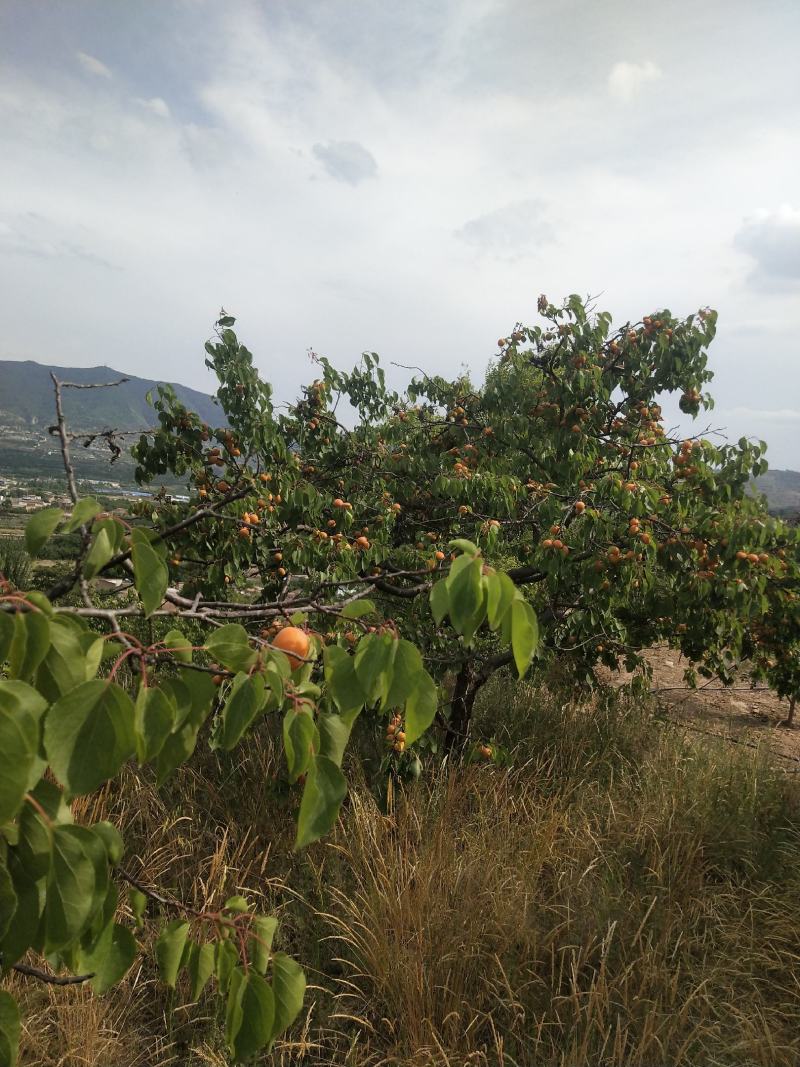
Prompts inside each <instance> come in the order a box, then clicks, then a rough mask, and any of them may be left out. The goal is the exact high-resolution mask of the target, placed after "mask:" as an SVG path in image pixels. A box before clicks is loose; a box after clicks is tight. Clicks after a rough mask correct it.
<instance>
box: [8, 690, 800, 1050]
mask: <svg viewBox="0 0 800 1067" xmlns="http://www.w3.org/2000/svg"><path fill="white" fill-rule="evenodd" d="M482 716H483V729H484V730H485V731H486V733H487V735H488V733H490V732H491V733H492V734H493V735H494V737H495V740H496V742H499V743H505V744H506V745H507V746H508V747H509V748H511V749H513V750H514V751H515V756H516V758H515V766H514V767H513V768H512V769H509V770H498V769H496V768H492V767H475V766H473V767H462V768H453V769H451V770H447V769H446V768H438V769H436V768H430V773H428V774H427V775H426V776H425V779H424V782H423V783H420V784H419V785H418V786H417V787H416V788H415V789H414V790H413V791H411V792H408V793H405V792H403V791H402V790H399V791H397V792H396V793H394V794H393V796H391V798H390V803H389V804H388V805H387V804H386V803H385V793H384V794H383V796H382V797H380V798H378V796H377V795H376V793H374V792H373V791H372V790H371V789H370V788H369V785H368V783H367V782H365V781H363V780H360V781H359V784H358V785H357V786H356V787H355V788H354V789H353V792H352V794H351V799H350V802H349V805H348V807H347V810H346V811H345V812H344V814H343V818H342V820H341V823H340V826H339V828H338V829H337V832H336V833H335V835H334V836H333V838H332V839H331V840H329V841H327V842H323V843H321V844H319V845H317V846H314V847H313V848H312V849H310V850H307V851H306V852H305V853H303V854H301V855H300V856H299V857H296V856H294V855H293V854H292V853H291V839H292V818H293V812H294V808H295V806H296V803H297V800H296V796H295V795H294V794H293V793H292V794H289V793H287V792H285V791H284V789H283V787H282V786H281V784H280V771H279V767H278V765H277V762H276V757H275V748H274V746H273V744H272V742H271V741H270V739H269V738H261V739H259V740H258V741H254V743H252V744H251V745H249V746H248V750H247V752H246V753H239V754H233V756H230V757H221V758H217V757H212V756H210V755H205V756H202V757H200V758H199V759H198V760H197V761H195V763H194V764H193V765H192V767H191V768H185V769H184V770H182V771H181V772H180V773H179V774H178V775H177V776H176V779H175V781H174V783H172V784H171V785H170V786H169V788H168V789H167V790H165V791H162V792H161V793H160V794H159V793H158V792H156V791H155V789H154V788H153V787H152V785H151V784H150V783H149V782H148V781H147V780H146V779H142V778H139V777H137V776H135V775H134V774H133V773H131V774H130V775H129V776H128V777H127V778H126V780H125V781H124V783H123V786H122V789H121V790H120V791H118V792H117V793H115V794H111V793H110V792H109V791H105V792H104V793H103V794H101V795H100V796H99V797H97V798H93V800H92V801H91V803H90V804H88V803H87V805H86V807H85V810H84V811H83V814H84V815H91V816H95V815H97V814H106V815H109V814H110V815H112V816H113V817H115V818H122V819H123V821H124V822H125V823H126V824H127V826H128V831H127V833H128V838H129V840H130V841H131V842H132V852H133V853H134V855H133V856H131V857H129V859H128V860H127V861H126V862H128V865H129V866H130V867H132V868H137V864H138V862H139V861H138V859H137V858H136V857H137V855H138V856H141V857H143V861H144V868H145V869H146V871H147V874H148V877H150V878H152V879H153V880H154V882H158V883H159V884H160V885H162V886H165V887H168V888H169V889H171V890H172V891H174V892H175V893H178V894H181V895H182V897H183V898H184V899H186V900H188V901H190V902H192V903H193V904H195V905H202V904H204V903H211V902H219V901H220V900H221V899H223V898H224V896H226V895H228V894H230V893H231V892H233V891H235V890H236V889H241V890H245V891H247V892H249V893H254V894H257V895H259V896H260V898H261V899H262V901H263V906H264V908H269V909H275V908H277V909H278V911H279V912H280V914H281V915H282V919H283V925H282V934H281V947H283V948H286V949H287V950H288V951H291V952H293V953H295V954H296V955H297V956H298V957H299V958H300V959H302V960H303V961H304V963H305V964H306V965H307V968H308V971H309V976H310V978H311V980H312V983H313V988H312V989H311V991H310V993H309V996H308V998H307V1013H306V1017H305V1020H304V1024H303V1025H302V1026H300V1027H298V1028H296V1031H295V1032H294V1033H293V1034H292V1035H291V1037H292V1040H291V1041H289V1042H286V1043H285V1044H283V1045H280V1046H279V1047H278V1048H277V1049H276V1050H275V1052H274V1054H273V1057H272V1061H265V1062H274V1063H275V1064H278V1063H280V1064H286V1065H288V1064H298V1063H307V1064H329V1063H337V1064H348V1065H350V1067H367V1065H370V1067H378V1065H382V1064H386V1065H388V1064H407V1065H419V1067H422V1065H434V1064H436V1065H450V1067H456V1065H458V1067H461V1065H462V1064H475V1065H486V1067H489V1065H492V1067H495V1065H498V1067H499V1065H505V1067H512V1065H519V1067H523V1065H533V1064H536V1065H537V1067H539V1065H548V1067H549V1065H550V1064H553V1065H556V1064H558V1065H559V1067H571V1065H576V1067H577V1065H586V1064H592V1065H601V1064H602V1065H608V1067H623V1065H624V1067H628V1065H639V1064H640V1065H643V1067H644V1065H651V1064H665V1063H669V1064H674V1065H676V1067H679V1065H686V1067H688V1065H692V1067H694V1065H698V1064H703V1065H705V1064H708V1065H717V1064H719V1065H727V1064H731V1065H733V1064H735V1065H737V1067H739V1065H742V1064H756V1065H763V1067H782V1065H786V1067H789V1065H792V1067H794V1065H795V1064H796V1063H797V1062H798V1061H800V955H798V953H799V952H800V948H799V947H798V946H800V919H798V916H797V911H796V902H797V899H798V890H800V862H798V861H800V841H798V834H797V832H796V829H795V828H796V827H797V825H798V814H800V783H798V781H797V780H796V779H791V778H789V777H787V776H786V775H785V774H784V773H783V771H782V770H781V769H779V768H776V767H774V766H773V765H771V764H770V763H769V761H768V760H767V759H766V758H765V757H762V756H760V755H759V754H753V753H752V752H751V751H749V750H739V749H736V748H735V747H734V746H725V745H724V744H722V743H717V742H703V743H701V744H699V743H697V742H696V741H692V742H687V741H686V740H685V739H683V738H681V737H680V736H679V735H678V734H677V733H676V732H675V731H673V730H665V729H664V728H662V727H655V726H654V725H653V724H652V722H651V721H649V719H648V715H647V714H646V713H645V710H643V709H642V708H641V707H640V706H638V707H637V706H634V705H632V704H626V703H625V700H624V698H619V697H617V698H614V699H613V700H611V701H609V702H607V703H603V702H601V703H598V705H597V706H595V707H593V708H591V709H588V710H587V709H586V708H582V709H578V708H575V707H574V706H572V705H571V704H570V703H569V702H567V701H564V700H562V699H559V698H558V696H557V694H556V693H553V692H544V691H535V692H534V691H531V690H529V689H528V688H526V687H524V686H520V687H516V688H515V689H513V690H510V689H509V688H503V687H498V688H497V689H496V690H494V691H491V690H490V691H488V692H487V694H486V697H485V700H484V706H483V710H482ZM276 776H277V777H276ZM351 776H355V778H356V780H359V770H358V767H357V766H354V767H353V768H352V772H351ZM14 984H15V986H16V991H20V990H21V989H22V991H23V999H24V1000H25V1001H26V1005H25V1006H26V1009H27V1010H28V1011H29V1016H28V1025H27V1034H26V1037H25V1045H24V1048H25V1053H24V1055H25V1058H24V1060H23V1062H24V1063H26V1064H31V1065H36V1067H39V1065H41V1067H51V1065H55V1064H59V1065H62V1064H63V1065H65V1067H72V1065H73V1064H74V1065H78V1064H81V1065H83V1064H98V1065H101V1064H102V1065H104V1067H134V1065H140V1064H148V1065H153V1067H155V1065H166V1064H177V1063H180V1064H184V1063H185V1064H196V1065H199V1064H204V1065H209V1067H222V1064H224V1063H226V1062H227V1061H226V1059H225V1056H224V1053H223V1051H222V1044H221V1040H220V1034H219V1025H218V1023H219V1019H218V1017H217V1016H216V1014H215V1008H214V1005H213V999H206V1000H205V1001H204V1002H203V1003H201V1004H200V1005H197V1006H195V1007H193V1008H192V1009H191V1010H188V1009H186V1008H185V1007H184V1002H183V1000H182V999H181V994H182V991H181V990H179V991H178V994H179V995H178V997H177V998H176V1002H175V1003H176V1005H178V1007H177V1008H176V1010H175V1011H174V1012H172V1013H170V1012H168V1010H167V1009H168V1005H167V1004H166V1003H165V1001H164V999H163V995H162V993H161V992H159V990H158V987H157V985H156V983H155V978H154V974H153V971H152V965H151V963H150V962H149V960H147V958H146V957H145V958H144V960H143V962H142V964H141V966H140V967H139V969H138V970H136V971H135V973H134V974H133V975H132V976H131V977H130V978H129V979H128V980H127V981H126V982H125V983H123V984H122V986H121V987H120V988H119V989H117V990H115V991H113V992H112V993H111V994H109V995H108V996H107V997H105V998H95V997H92V996H91V994H90V993H89V992H88V991H86V990H80V989H79V990H72V991H64V990H54V991H52V992H51V993H48V992H47V991H43V990H42V989H41V987H38V988H33V989H31V988H30V986H27V985H26V986H24V988H23V986H22V983H20V982H17V983H14Z"/></svg>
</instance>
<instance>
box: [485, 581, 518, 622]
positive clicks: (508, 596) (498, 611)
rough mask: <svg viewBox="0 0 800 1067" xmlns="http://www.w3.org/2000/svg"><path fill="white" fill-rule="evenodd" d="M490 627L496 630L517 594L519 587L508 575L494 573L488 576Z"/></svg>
mask: <svg viewBox="0 0 800 1067" xmlns="http://www.w3.org/2000/svg"><path fill="white" fill-rule="evenodd" d="M487 592H488V603H487V607H488V616H489V626H490V627H491V628H492V630H496V629H497V627H498V626H499V625H500V623H501V622H502V620H503V616H504V615H505V613H506V612H507V611H508V609H509V608H510V607H511V603H512V601H513V600H514V597H515V596H516V593H517V587H516V586H515V585H514V583H513V582H512V581H511V579H510V578H509V576H508V575H507V574H503V573H502V572H500V571H494V572H493V573H492V574H489V575H488V576H487Z"/></svg>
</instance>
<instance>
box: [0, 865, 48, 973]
mask: <svg viewBox="0 0 800 1067" xmlns="http://www.w3.org/2000/svg"><path fill="white" fill-rule="evenodd" d="M8 873H9V875H10V876H11V882H12V884H13V887H14V893H15V894H16V897H17V909H16V911H15V912H14V916H13V918H14V921H13V922H12V923H11V924H10V926H9V927H8V930H7V931H6V933H5V936H4V937H3V938H2V939H0V955H2V959H3V966H5V967H7V966H9V965H10V964H12V963H15V962H16V961H17V960H18V959H20V957H22V956H24V954H25V952H26V951H27V950H28V949H29V948H30V947H31V946H32V945H33V944H34V942H35V941H36V940H37V936H38V933H39V928H40V916H41V914H42V905H43V901H44V893H45V884H44V879H36V878H33V877H32V876H31V873H30V870H29V869H28V868H27V867H25V866H24V865H23V863H22V862H21V861H20V859H19V857H18V856H17V855H16V854H15V851H14V850H9V853H8Z"/></svg>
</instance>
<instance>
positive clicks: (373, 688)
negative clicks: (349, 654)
mask: <svg viewBox="0 0 800 1067" xmlns="http://www.w3.org/2000/svg"><path fill="white" fill-rule="evenodd" d="M396 652H397V641H396V640H395V638H393V637H392V636H391V634H368V635H367V637H363V638H362V639H361V641H360V642H359V644H358V648H357V650H356V654H355V658H354V662H355V668H356V677H357V678H358V681H359V683H360V685H361V688H362V689H363V690H364V692H365V693H366V696H367V701H368V702H369V703H371V704H374V703H377V702H378V701H381V700H383V699H384V698H385V697H386V695H387V693H388V692H389V688H390V686H391V684H392V674H393V672H392V665H393V663H394V657H395V654H396Z"/></svg>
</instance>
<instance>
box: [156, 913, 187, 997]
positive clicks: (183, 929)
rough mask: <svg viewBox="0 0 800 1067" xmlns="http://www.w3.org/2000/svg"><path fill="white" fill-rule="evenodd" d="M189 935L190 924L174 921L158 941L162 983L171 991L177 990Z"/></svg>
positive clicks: (166, 927)
mask: <svg viewBox="0 0 800 1067" xmlns="http://www.w3.org/2000/svg"><path fill="white" fill-rule="evenodd" d="M188 934H189V924H188V922H186V921H185V920H184V919H172V920H171V922H168V923H167V925H166V926H165V927H164V929H163V930H162V931H161V933H160V934H159V935H158V940H157V941H156V963H157V964H158V970H159V974H160V975H161V981H162V982H163V983H164V984H165V985H166V986H168V987H169V988H170V989H174V988H175V983H176V982H177V980H178V971H179V970H180V966H181V960H182V959H183V950H184V948H185V947H186V938H187V936H188Z"/></svg>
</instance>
